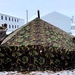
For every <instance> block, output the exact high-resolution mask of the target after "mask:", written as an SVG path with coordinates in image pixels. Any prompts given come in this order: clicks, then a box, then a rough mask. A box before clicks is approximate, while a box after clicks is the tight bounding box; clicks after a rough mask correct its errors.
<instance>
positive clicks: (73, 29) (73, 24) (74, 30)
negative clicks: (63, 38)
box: [71, 16, 75, 36]
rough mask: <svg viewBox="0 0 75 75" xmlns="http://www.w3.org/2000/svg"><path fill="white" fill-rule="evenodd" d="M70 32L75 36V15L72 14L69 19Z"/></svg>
mask: <svg viewBox="0 0 75 75" xmlns="http://www.w3.org/2000/svg"><path fill="white" fill-rule="evenodd" d="M71 33H72V35H74V36H75V17H74V16H72V19H71Z"/></svg>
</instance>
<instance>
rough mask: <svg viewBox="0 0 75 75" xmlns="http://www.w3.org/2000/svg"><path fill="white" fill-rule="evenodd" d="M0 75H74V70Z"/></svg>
mask: <svg viewBox="0 0 75 75" xmlns="http://www.w3.org/2000/svg"><path fill="white" fill-rule="evenodd" d="M0 75H75V69H74V70H64V71H59V72H53V71H32V72H30V73H21V72H17V71H15V72H13V71H10V72H6V71H4V72H0Z"/></svg>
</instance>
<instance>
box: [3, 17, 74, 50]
mask: <svg viewBox="0 0 75 75" xmlns="http://www.w3.org/2000/svg"><path fill="white" fill-rule="evenodd" d="M2 45H8V46H27V45H43V46H55V47H63V48H65V49H70V50H73V49H74V47H75V44H74V43H73V41H72V36H71V35H69V34H68V33H66V32H64V31H63V30H61V29H59V28H57V27H55V26H53V25H51V24H49V23H47V22H45V21H43V20H41V19H39V18H35V19H34V20H32V21H31V22H29V23H28V24H26V25H24V26H22V27H21V28H19V29H17V30H16V31H14V32H13V33H11V34H10V35H9V36H8V37H7V38H6V39H5V40H4V41H3V42H2Z"/></svg>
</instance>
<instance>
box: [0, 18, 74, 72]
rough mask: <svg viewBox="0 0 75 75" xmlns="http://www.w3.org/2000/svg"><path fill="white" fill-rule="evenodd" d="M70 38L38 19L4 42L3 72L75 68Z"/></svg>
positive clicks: (0, 65) (1, 54) (0, 52)
mask: <svg viewBox="0 0 75 75" xmlns="http://www.w3.org/2000/svg"><path fill="white" fill-rule="evenodd" d="M72 37H73V36H71V35H69V34H68V33H66V32H64V31H63V30H61V29H59V28H57V27H55V26H53V25H51V24H49V23H47V22H45V21H43V20H41V19H39V18H36V19H34V20H33V21H31V22H29V23H27V25H25V26H22V27H21V28H19V29H17V30H16V31H14V32H13V33H11V34H10V35H9V36H8V37H6V38H5V39H4V41H3V42H2V44H1V46H0V70H18V71H32V70H53V71H57V70H63V69H73V68H75V65H74V63H75V44H74V43H73V41H72Z"/></svg>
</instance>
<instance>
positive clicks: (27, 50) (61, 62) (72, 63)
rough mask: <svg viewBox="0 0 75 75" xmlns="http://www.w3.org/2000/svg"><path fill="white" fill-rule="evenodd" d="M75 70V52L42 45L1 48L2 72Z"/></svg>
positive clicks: (0, 69) (0, 63)
mask: <svg viewBox="0 0 75 75" xmlns="http://www.w3.org/2000/svg"><path fill="white" fill-rule="evenodd" d="M64 69H66V70H67V69H75V51H69V50H67V51H66V50H65V49H62V48H55V47H48V46H47V47H43V46H40V45H33V46H32V45H30V46H26V47H25V46H10V47H2V46H1V47H0V71H16V70H17V71H36V70H38V71H39V70H41V71H44V70H52V71H59V70H64Z"/></svg>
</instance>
